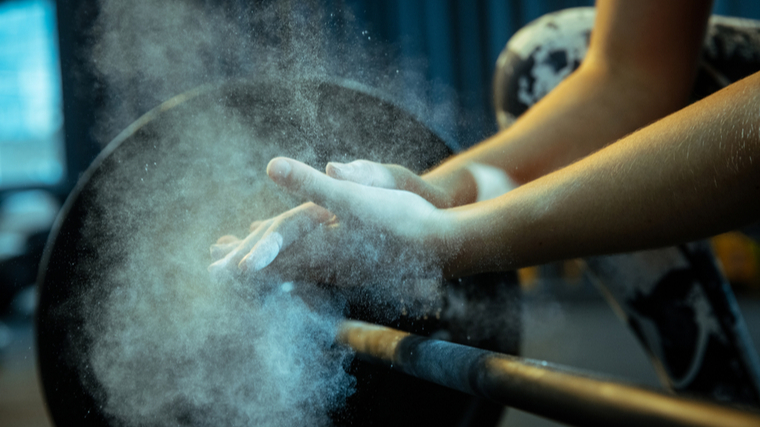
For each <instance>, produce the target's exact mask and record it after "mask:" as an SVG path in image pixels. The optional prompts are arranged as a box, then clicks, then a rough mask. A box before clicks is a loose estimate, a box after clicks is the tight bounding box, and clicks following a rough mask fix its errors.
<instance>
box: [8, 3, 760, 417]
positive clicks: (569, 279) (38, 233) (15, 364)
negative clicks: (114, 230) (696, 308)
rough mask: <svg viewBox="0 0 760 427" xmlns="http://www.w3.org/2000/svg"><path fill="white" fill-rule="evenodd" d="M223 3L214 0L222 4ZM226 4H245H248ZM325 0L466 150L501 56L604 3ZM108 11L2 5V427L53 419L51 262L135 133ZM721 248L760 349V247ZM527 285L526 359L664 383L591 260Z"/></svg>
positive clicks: (745, 8) (477, 136) (527, 278)
mask: <svg viewBox="0 0 760 427" xmlns="http://www.w3.org/2000/svg"><path fill="white" fill-rule="evenodd" d="M220 1H221V0H220ZM220 1H216V2H215V1H213V0H205V1H201V3H204V4H206V5H207V7H210V8H211V7H217V5H218V3H220ZM222 2H223V1H222ZM226 3H239V6H240V5H243V7H244V6H245V4H247V3H248V2H245V1H243V0H238V1H234V0H233V1H227V2H226ZM250 3H256V1H251V2H250ZM321 3H322V4H323V6H324V7H325V8H326V9H328V10H344V9H349V10H351V12H352V14H353V15H354V16H355V17H356V18H357V21H358V22H357V23H356V27H357V28H360V29H362V31H363V32H362V35H366V36H367V37H370V38H372V39H375V42H377V43H380V44H383V45H386V46H389V47H390V49H389V50H388V51H389V52H391V53H392V55H391V56H392V57H387V58H386V59H384V60H385V61H388V62H389V63H400V64H404V63H409V64H410V67H412V68H414V69H415V70H417V72H418V73H421V74H422V75H423V76H424V79H425V80H426V81H428V82H431V83H432V84H435V85H436V86H437V87H443V88H447V90H444V91H431V92H430V93H428V94H427V95H426V96H427V99H426V100H425V101H426V102H428V103H431V104H436V103H439V102H446V103H449V104H450V105H451V106H452V108H449V109H448V110H447V113H446V114H448V115H449V117H448V120H449V121H450V122H451V123H454V124H455V125H454V126H453V127H452V129H451V130H450V135H447V138H446V139H447V140H448V141H449V143H450V145H451V146H452V148H453V149H455V150H460V149H464V148H466V147H468V146H470V145H472V144H473V143H475V142H477V141H479V140H481V139H482V138H483V137H485V136H487V135H490V134H492V133H494V132H495V131H496V129H497V126H496V121H495V119H494V113H493V106H492V102H491V99H492V93H491V81H492V74H493V70H494V64H495V62H496V58H497V56H498V55H499V53H500V52H501V50H502V49H503V48H504V46H505V44H506V42H507V40H508V39H509V38H510V36H511V35H512V34H514V33H515V32H516V31H517V30H519V29H520V28H521V27H522V26H523V25H525V24H526V23H528V22H530V21H532V20H534V19H536V18H538V17H540V16H541V15H543V14H546V13H548V12H552V11H556V10H560V9H564V8H569V7H578V6H589V5H592V4H593V2H592V1H590V0H523V1H518V0H512V1H510V0H385V1H378V0H321ZM97 11H98V5H97V2H96V1H82V0H60V1H54V0H0V426H7V427H11V426H30V427H31V426H47V425H50V424H49V421H48V420H47V416H46V414H45V409H44V406H43V403H42V398H41V395H40V391H39V386H38V384H37V380H36V376H35V375H36V374H35V367H34V352H33V346H34V343H33V334H32V328H33V313H34V306H35V288H34V283H35V278H36V275H37V268H38V263H39V260H40V258H41V256H42V251H43V247H44V244H45V242H46V239H47V236H48V234H49V231H50V229H51V227H52V225H53V222H54V220H55V217H56V215H57V212H58V210H59V209H60V207H61V206H62V204H63V203H64V201H65V199H66V197H67V195H68V194H69V192H70V191H71V190H72V188H73V187H74V185H75V184H76V182H77V180H78V178H79V176H80V174H81V173H82V172H83V171H84V170H85V169H86V168H87V166H88V165H89V164H90V162H91V161H92V160H93V159H94V158H95V156H97V154H98V153H99V151H100V150H101V148H102V147H103V146H104V145H105V144H106V143H107V142H108V139H110V137H112V136H113V135H115V134H116V133H118V132H119V131H120V130H121V128H123V126H122V127H119V128H114V129H108V130H107V131H105V132H103V131H102V129H98V130H97V131H96V123H95V121H96V117H97V111H98V109H99V108H101V107H102V105H103V97H104V93H105V91H106V90H107V88H104V87H103V82H102V81H101V80H99V78H98V77H97V76H96V75H95V73H93V72H92V71H91V70H90V68H91V67H89V64H88V63H87V58H86V57H83V52H85V51H86V47H87V46H91V45H92V43H93V40H92V32H91V27H92V25H93V22H94V21H95V19H96V17H97ZM714 11H715V13H717V14H721V15H729V16H739V17H746V18H752V19H760V2H757V1H755V0H717V1H716V2H715V9H714ZM365 32H366V33H365ZM83 47H84V48H83ZM83 49H84V50H83ZM408 84H409V85H414V84H415V80H414V79H410V80H409V82H408ZM409 89H410V91H412V92H413V91H414V88H413V87H410V88H409ZM452 94H453V96H452ZM152 106H153V105H150V106H146V111H147V108H150V107H152ZM143 112H145V111H142V112H138V113H143ZM713 244H714V247H715V249H716V252H717V253H718V255H719V257H720V260H721V263H722V264H723V268H724V270H725V271H726V273H727V274H728V276H729V278H730V279H731V282H732V285H734V287H735V290H736V291H737V295H738V296H739V300H740V305H741V306H742V309H743V311H744V314H745V317H746V320H747V323H748V325H749V328H750V333H751V334H752V335H753V338H754V341H755V343H758V342H760V299H758V297H759V296H760V273H758V265H760V248H758V246H757V244H756V243H755V242H753V241H751V240H749V239H747V238H746V237H744V236H743V235H741V234H738V233H729V234H726V235H722V236H719V237H717V238H715V239H713ZM521 280H522V284H523V287H524V288H525V291H526V310H525V321H524V325H525V333H524V337H525V342H524V345H523V354H524V355H525V356H528V357H533V358H539V359H547V360H551V361H554V362H557V363H564V364H568V365H572V366H577V367H581V368H587V369H591V370H595V371H599V372H604V373H608V374H612V375H616V376H619V377H622V378H626V379H630V380H633V381H636V382H639V383H644V384H650V385H654V386H657V385H658V383H657V380H656V377H655V374H654V371H653V369H652V368H651V366H650V365H649V363H648V361H647V359H646V357H645V355H644V353H643V351H642V350H641V348H640V347H639V346H638V344H637V343H636V342H635V341H634V339H633V337H632V336H631V335H630V333H629V332H628V330H627V329H626V328H625V327H624V326H623V324H622V323H620V322H618V321H617V320H616V319H615V318H614V314H613V312H612V310H611V309H609V308H608V307H607V306H606V304H605V302H604V301H603V300H602V299H601V297H600V296H599V295H598V293H597V292H596V291H595V289H594V288H593V286H592V285H591V284H590V281H589V279H588V278H587V277H586V276H585V274H584V271H583V268H582V266H579V264H578V263H577V262H574V261H571V262H567V263H562V264H558V265H552V266H546V267H541V268H534V269H528V270H523V271H521ZM559 301H561V303H560V302H559ZM502 424H503V425H509V426H530V425H535V426H542V425H551V423H549V422H547V421H544V420H541V419H538V418H536V417H532V416H529V415H527V414H523V413H520V412H518V411H510V413H509V415H508V416H507V417H505V419H504V420H503V423H502Z"/></svg>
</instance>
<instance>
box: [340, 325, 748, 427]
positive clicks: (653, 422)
mask: <svg viewBox="0 0 760 427" xmlns="http://www.w3.org/2000/svg"><path fill="white" fill-rule="evenodd" d="M338 341H339V342H341V343H343V344H345V345H347V346H349V347H351V348H352V349H353V350H354V351H356V353H357V356H358V357H359V358H362V359H365V360H369V361H372V362H375V363H381V364H386V365H389V366H390V367H392V368H393V369H395V370H398V371H400V372H403V373H406V374H408V375H411V376H414V377H416V378H420V379H423V380H427V381H431V382H434V383H436V384H439V385H442V386H446V387H450V388H453V389H455V390H459V391H462V392H465V393H469V394H472V395H476V396H480V397H484V398H487V399H490V400H492V401H494V402H497V403H501V404H503V405H506V406H511V407H514V408H517V409H520V410H523V411H527V412H531V413H534V414H536V415H540V416H543V417H546V418H551V419H554V420H556V421H560V422H563V423H568V424H572V425H582V426H594V425H599V426H610V425H616V426H646V427H655V426H704V427H707V426H720V427H729V426H736V427H739V426H742V427H743V426H747V427H749V426H754V427H757V426H760V414H756V413H753V412H749V411H743V410H739V409H735V408H732V407H728V406H724V405H719V404H716V403H712V402H705V401H700V400H694V399H687V398H683V397H678V396H673V395H668V394H664V393H660V392H657V391H653V390H648V389H645V388H641V387H637V386H632V385H627V384H622V383H619V382H614V381H610V380H606V379H601V378H594V377H592V376H589V375H588V374H581V373H579V372H577V371H576V372H573V370H572V369H570V368H564V367H560V366H557V365H553V364H549V363H547V362H540V361H535V360H530V359H525V358H519V357H515V356H508V355H505V354H500V353H494V352H490V351H485V350H481V349H477V348H473V347H467V346H464V345H460V344H454V343H450V342H447V341H440V340H434V339H430V338H424V337H420V336H417V335H413V334H409V333H406V332H402V331H398V330H395V329H391V328H387V327H383V326H378V325H373V324H370V323H365V322H359V321H353V320H346V321H344V322H343V323H342V325H341V327H340V331H339V333H338Z"/></svg>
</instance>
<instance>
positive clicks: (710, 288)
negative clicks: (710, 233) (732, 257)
mask: <svg viewBox="0 0 760 427" xmlns="http://www.w3.org/2000/svg"><path fill="white" fill-rule="evenodd" d="M594 14H595V11H594V9H593V8H578V9H569V10H566V11H561V12H557V13H553V14H550V15H546V16H544V17H542V18H540V19H538V20H536V21H534V22H533V23H531V24H529V25H528V26H526V27H525V28H523V29H522V30H520V31H519V32H518V33H516V34H515V35H514V37H512V39H511V40H510V41H509V43H508V44H507V46H506V48H505V49H504V51H503V52H502V54H501V56H500V57H499V60H498V62H497V69H496V74H495V77H494V101H495V106H496V115H497V120H498V121H499V125H500V126H501V127H506V126H508V125H509V124H510V123H511V122H512V121H513V120H514V118H515V117H517V116H519V115H520V114H522V113H523V112H524V111H525V110H527V109H528V108H530V107H531V106H532V105H533V104H535V103H536V102H537V101H538V100H539V99H541V98H542V97H543V96H544V95H546V94H547V93H548V92H549V91H550V90H551V89H553V88H554V87H555V86H556V85H557V84H558V83H559V82H560V81H562V79H564V78H565V77H567V76H568V75H569V74H570V73H572V72H573V71H574V70H575V69H576V68H577V67H578V66H579V65H580V63H581V61H582V60H583V58H584V56H585V54H586V50H587V47H588V41H589V36H590V34H591V28H592V25H593V20H594ZM758 70H760V22H759V21H751V20H742V19H736V18H725V17H718V16H714V17H712V18H711V20H710V24H709V29H708V33H707V37H706V40H705V44H704V49H703V58H702V61H701V63H700V67H699V73H698V77H697V80H696V84H695V87H694V89H693V91H692V99H693V100H698V99H700V98H703V97H705V96H707V95H709V94H711V93H713V92H715V91H717V90H719V89H720V88H722V87H725V86H726V85H728V84H730V83H731V82H733V81H737V80H739V79H741V78H743V77H746V76H747V75H749V74H752V73H754V72H757V71H758ZM586 263H587V265H588V266H589V269H590V270H591V272H592V274H593V275H594V276H595V277H596V278H597V279H598V283H599V288H600V290H601V291H602V293H603V294H604V295H605V297H607V299H608V301H609V302H610V304H612V305H613V307H614V308H615V309H616V312H618V313H619V314H620V315H621V317H622V318H623V319H624V320H625V321H626V322H627V324H628V325H629V326H630V328H631V329H632V330H633V332H634V333H635V335H636V336H637V338H638V339H639V341H640V342H641V344H642V345H643V346H644V347H645V349H646V350H647V352H648V354H649V355H650V357H651V359H652V361H653V363H654V365H655V368H656V370H657V372H658V374H659V376H660V379H661V381H662V382H663V384H664V385H665V386H666V387H668V388H670V389H672V390H674V391H677V392H679V393H681V392H683V393H690V394H697V395H702V396H705V397H709V398H713V399H717V400H721V401H731V402H735V403H744V404H751V405H760V374H759V373H760V363H758V358H757V355H756V354H755V352H754V349H753V347H752V344H751V342H750V340H749V336H748V334H747V332H746V326H745V323H744V321H743V319H742V316H741V313H740V312H739V310H738V306H737V304H736V301H735V299H734V295H733V293H732V291H731V289H730V287H729V286H728V284H727V281H726V279H725V278H724V277H723V275H722V274H721V272H720V270H719V269H718V268H717V266H716V263H715V258H714V256H713V254H712V252H711V249H710V246H709V244H708V243H707V242H695V243H690V244H687V245H681V246H677V247H670V248H665V249H658V250H653V251H645V252H637V253H628V254H621V255H615V256H603V257H593V258H589V259H587V260H586Z"/></svg>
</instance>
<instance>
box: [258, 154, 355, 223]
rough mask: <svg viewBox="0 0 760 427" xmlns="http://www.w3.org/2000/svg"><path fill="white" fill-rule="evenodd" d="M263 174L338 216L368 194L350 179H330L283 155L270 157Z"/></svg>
mask: <svg viewBox="0 0 760 427" xmlns="http://www.w3.org/2000/svg"><path fill="white" fill-rule="evenodd" d="M267 175H269V178H271V179H272V181H274V182H275V184H277V185H279V186H281V187H283V188H284V189H285V190H287V191H289V192H290V193H293V194H295V195H297V196H300V197H302V198H303V199H305V200H310V201H312V202H314V203H316V204H317V205H320V206H323V207H325V208H327V209H328V210H330V211H332V212H333V213H334V214H336V215H338V216H339V217H341V214H346V213H348V212H347V211H348V210H351V207H352V205H353V204H355V203H356V202H357V201H364V200H363V199H366V198H367V197H368V196H367V195H363V194H362V192H361V191H357V188H361V187H358V185H357V184H355V183H353V182H349V181H341V180H337V179H333V178H330V177H329V176H327V175H325V174H323V173H321V172H319V171H317V170H316V169H314V168H312V167H311V166H308V165H306V164H304V163H301V162H299V161H297V160H293V159H288V158H285V157H277V158H274V159H272V160H271V161H270V162H269V165H267ZM354 207H355V206H354Z"/></svg>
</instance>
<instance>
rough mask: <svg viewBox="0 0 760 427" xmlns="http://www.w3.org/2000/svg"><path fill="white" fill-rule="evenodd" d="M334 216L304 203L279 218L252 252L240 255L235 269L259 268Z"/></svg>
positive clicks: (254, 269)
mask: <svg viewBox="0 0 760 427" xmlns="http://www.w3.org/2000/svg"><path fill="white" fill-rule="evenodd" d="M333 217H334V215H332V213H330V211H328V210H327V209H325V208H323V207H321V206H318V205H316V204H314V203H305V204H303V205H301V206H299V207H297V208H295V209H292V210H290V211H288V212H287V213H285V214H283V215H281V216H280V217H278V219H277V220H276V221H274V222H273V223H272V224H271V225H270V226H269V229H268V230H267V231H266V232H265V233H264V234H263V235H262V236H261V239H259V241H258V242H257V243H256V245H254V246H253V248H251V251H250V252H249V253H248V254H247V255H246V256H245V257H243V259H242V260H241V261H240V263H239V264H238V268H240V269H241V270H243V271H252V272H253V271H259V270H261V269H263V268H264V267H266V266H268V265H269V264H271V263H272V261H274V259H275V258H276V257H277V255H279V253H280V252H281V251H282V250H284V249H285V248H287V247H288V246H290V245H291V244H292V243H293V242H294V241H296V240H298V239H299V238H301V237H302V236H304V235H306V234H308V233H309V232H310V231H312V230H313V229H314V228H316V227H318V226H319V225H321V224H326V223H328V222H330V221H331V220H332V219H333Z"/></svg>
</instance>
